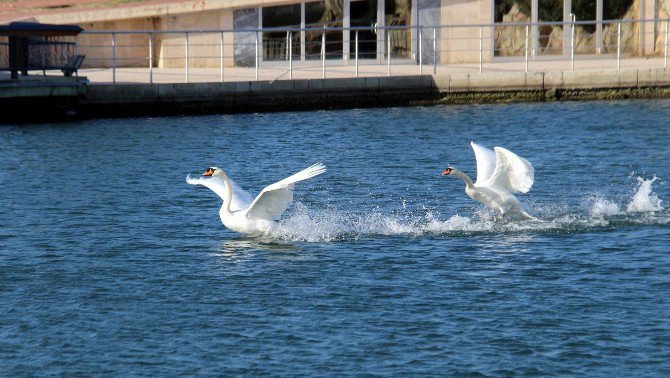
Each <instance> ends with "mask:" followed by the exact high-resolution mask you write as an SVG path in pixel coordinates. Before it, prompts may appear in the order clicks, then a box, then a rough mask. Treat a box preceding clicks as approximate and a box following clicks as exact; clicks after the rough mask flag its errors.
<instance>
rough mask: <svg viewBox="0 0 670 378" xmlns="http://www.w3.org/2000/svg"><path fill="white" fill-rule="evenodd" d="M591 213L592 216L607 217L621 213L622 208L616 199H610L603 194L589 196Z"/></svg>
mask: <svg viewBox="0 0 670 378" xmlns="http://www.w3.org/2000/svg"><path fill="white" fill-rule="evenodd" d="M588 202H589V203H590V204H591V206H590V207H589V214H590V215H591V216H592V217H606V216H612V215H617V214H619V213H621V208H620V207H619V205H618V204H616V203H615V202H614V201H610V200H608V199H606V198H603V197H602V196H594V197H591V198H589V200H588Z"/></svg>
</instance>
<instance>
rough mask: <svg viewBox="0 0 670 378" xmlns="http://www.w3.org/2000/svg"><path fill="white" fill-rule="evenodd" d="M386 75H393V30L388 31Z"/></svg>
mask: <svg viewBox="0 0 670 378" xmlns="http://www.w3.org/2000/svg"><path fill="white" fill-rule="evenodd" d="M386 52H387V58H386V75H387V76H391V30H387V31H386Z"/></svg>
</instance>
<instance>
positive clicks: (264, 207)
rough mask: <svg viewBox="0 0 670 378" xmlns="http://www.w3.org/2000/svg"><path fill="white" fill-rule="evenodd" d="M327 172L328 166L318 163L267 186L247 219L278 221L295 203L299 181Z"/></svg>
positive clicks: (252, 206)
mask: <svg viewBox="0 0 670 378" xmlns="http://www.w3.org/2000/svg"><path fill="white" fill-rule="evenodd" d="M325 171H326V166H325V165H323V164H321V163H318V164H314V165H313V166H311V167H309V168H307V169H304V170H302V171H300V172H298V173H296V174H294V175H292V176H289V177H287V178H285V179H283V180H281V181H278V182H276V183H274V184H272V185H269V186H267V187H266V188H265V189H263V191H262V192H261V194H259V195H258V197H256V199H255V200H254V202H253V203H252V204H251V206H250V207H249V210H247V213H246V215H247V217H249V218H261V219H277V218H279V216H280V215H281V214H282V213H283V212H284V211H286V209H287V208H288V206H289V205H290V204H291V201H293V187H294V186H295V183H296V182H298V181H303V180H307V179H308V178H312V177H314V176H317V175H320V174H322V173H324V172H325Z"/></svg>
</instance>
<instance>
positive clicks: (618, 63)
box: [616, 22, 621, 70]
mask: <svg viewBox="0 0 670 378" xmlns="http://www.w3.org/2000/svg"><path fill="white" fill-rule="evenodd" d="M616 68H617V70H620V69H621V22H619V23H618V24H617V28H616Z"/></svg>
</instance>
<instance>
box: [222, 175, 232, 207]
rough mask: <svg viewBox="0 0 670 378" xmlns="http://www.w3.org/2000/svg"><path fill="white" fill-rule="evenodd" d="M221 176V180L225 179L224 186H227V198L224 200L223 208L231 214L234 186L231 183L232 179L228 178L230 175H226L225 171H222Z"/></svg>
mask: <svg viewBox="0 0 670 378" xmlns="http://www.w3.org/2000/svg"><path fill="white" fill-rule="evenodd" d="M220 177H221V180H222V181H223V186H224V187H225V188H226V198H225V199H224V201H223V206H221V209H222V210H223V211H224V212H225V213H226V214H231V211H230V203H231V202H232V201H233V186H232V185H231V184H230V180H229V179H228V176H226V174H225V173H223V172H221V175H220Z"/></svg>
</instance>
